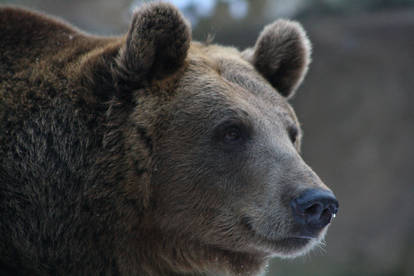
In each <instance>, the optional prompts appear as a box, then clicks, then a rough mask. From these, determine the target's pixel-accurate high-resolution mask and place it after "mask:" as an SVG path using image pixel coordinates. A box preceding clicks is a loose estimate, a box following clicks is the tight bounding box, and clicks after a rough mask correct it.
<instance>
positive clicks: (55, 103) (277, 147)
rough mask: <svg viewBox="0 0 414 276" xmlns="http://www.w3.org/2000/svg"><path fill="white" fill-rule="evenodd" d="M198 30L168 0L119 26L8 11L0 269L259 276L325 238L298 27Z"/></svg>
mask: <svg viewBox="0 0 414 276" xmlns="http://www.w3.org/2000/svg"><path fill="white" fill-rule="evenodd" d="M190 33H191V31H190V27H189V25H188V23H187V22H186V21H185V20H184V19H183V17H182V16H181V14H180V13H179V12H178V11H177V10H176V9H175V8H174V7H173V6H171V5H170V4H165V3H156V4H146V5H144V6H142V7H140V8H139V9H137V10H136V11H135V13H134V15H133V19H132V23H131V26H130V29H129V31H128V33H127V34H126V35H125V36H123V37H98V36H92V35H88V34H86V33H83V32H81V31H79V30H77V29H75V28H74V27H71V26H69V25H68V24H66V23H63V22H61V21H59V20H56V19H53V18H50V17H47V16H44V15H41V14H38V13H36V12H31V11H27V10H23V9H20V8H15V7H2V8H1V9H0V274H1V275H141V276H142V275H143V276H145V275H147V276H148V275H258V274H260V273H262V272H263V271H264V268H265V267H266V264H267V262H268V260H269V259H270V258H271V257H274V256H281V257H289V256H297V255H300V254H304V253H305V252H307V251H308V250H309V249H310V248H312V247H313V246H314V245H315V244H318V243H319V242H320V240H321V239H322V238H323V236H324V235H325V233H326V228H327V226H328V224H329V223H330V221H331V218H332V217H333V216H334V215H335V214H336V212H337V208H338V203H337V201H336V199H335V197H334V195H333V193H332V192H331V191H330V190H329V189H328V188H327V187H326V186H325V185H324V184H323V183H322V181H321V180H320V179H319V178H318V176H317V175H316V174H315V173H314V172H313V171H312V169H311V168H310V167H309V166H308V165H306V164H305V162H304V161H303V160H302V158H301V156H300V153H299V152H300V151H299V148H300V141H301V130H300V127H299V123H298V120H297V118H296V116H295V113H294V111H293V109H292V108H291V107H290V105H289V104H288V103H287V99H288V98H289V97H290V96H291V95H292V94H293V92H294V91H295V89H296V88H297V87H298V85H299V84H300V83H301V82H302V80H303V77H304V75H305V74H306V71H307V67H308V64H309V61H310V58H309V56H310V43H309V41H308V39H307V37H306V35H305V32H304V31H303V29H302V28H301V26H300V25H299V24H298V23H295V22H291V21H285V20H278V21H276V22H274V23H273V24H270V25H268V26H267V27H265V28H264V30H263V32H262V33H261V34H260V36H259V38H258V40H257V42H256V44H255V46H254V47H252V48H251V49H247V50H245V51H243V52H239V51H238V50H236V49H235V48H230V47H223V46H218V45H213V44H211V43H199V42H194V41H191V34H190Z"/></svg>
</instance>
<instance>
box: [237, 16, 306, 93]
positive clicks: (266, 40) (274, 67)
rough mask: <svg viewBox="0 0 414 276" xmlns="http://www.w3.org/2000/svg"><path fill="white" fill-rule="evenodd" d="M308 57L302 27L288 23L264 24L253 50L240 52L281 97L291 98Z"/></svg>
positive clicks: (284, 21)
mask: <svg viewBox="0 0 414 276" xmlns="http://www.w3.org/2000/svg"><path fill="white" fill-rule="evenodd" d="M310 54H311V44H310V42H309V40H308V38H307V36H306V33H305V31H304V30H303V28H302V26H301V25H300V24H299V23H296V22H292V21H288V20H277V21H275V22H274V23H272V24H270V25H267V26H266V27H265V28H264V30H263V31H262V33H261V34H260V36H259V38H258V39H257V41H256V44H255V46H254V48H251V49H247V50H245V51H244V52H243V53H242V55H243V57H244V58H245V59H246V60H248V61H249V62H251V63H252V64H253V65H254V66H255V68H256V70H257V71H259V72H260V73H261V74H262V75H263V76H264V77H265V78H266V79H267V80H268V81H269V82H270V83H271V84H272V85H273V87H275V88H276V89H277V90H278V91H279V93H280V94H282V95H283V96H284V97H290V96H292V95H293V93H294V92H295V90H296V88H297V87H298V86H299V85H300V83H301V82H302V80H303V78H304V77H305V75H306V73H307V70H308V65H309V63H310Z"/></svg>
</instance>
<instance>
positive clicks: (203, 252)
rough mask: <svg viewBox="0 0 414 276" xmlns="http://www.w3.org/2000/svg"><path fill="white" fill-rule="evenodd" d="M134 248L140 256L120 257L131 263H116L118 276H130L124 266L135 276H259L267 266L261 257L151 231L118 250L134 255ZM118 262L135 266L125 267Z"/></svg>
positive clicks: (137, 236) (123, 260) (266, 260)
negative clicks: (137, 274) (133, 270)
mask: <svg viewBox="0 0 414 276" xmlns="http://www.w3.org/2000/svg"><path fill="white" fill-rule="evenodd" d="M128 247H129V248H128ZM134 248H135V250H134ZM136 248H140V250H139V252H140V253H139V254H140V255H138V256H131V255H129V256H125V254H124V256H123V257H127V258H131V257H132V258H134V260H133V261H131V259H130V260H126V259H122V260H121V262H120V263H119V267H120V268H121V274H122V275H123V274H125V275H129V274H131V272H132V270H131V271H122V267H128V268H129V269H136V270H135V271H141V273H140V274H139V275H145V276H157V275H160V276H161V275H162V276H179V275H186V276H189V275H192V276H233V275H239V276H257V275H261V274H262V273H263V271H264V268H265V267H266V265H267V263H268V257H265V256H257V255H255V254H250V253H241V252H231V251H228V250H223V249H220V248H216V247H212V246H209V245H204V244H200V243H198V242H191V241H189V240H185V241H183V240H182V239H180V240H178V239H174V238H173V237H169V236H168V235H166V234H165V233H159V232H157V231H154V230H152V231H150V232H147V233H142V232H141V233H139V234H138V233H137V235H136V241H135V242H131V241H129V242H128V243H127V245H126V248H125V247H124V248H122V251H123V252H136V251H137V250H136ZM122 263H125V264H132V263H135V264H134V265H132V266H127V265H123V264H122ZM133 266H135V268H133Z"/></svg>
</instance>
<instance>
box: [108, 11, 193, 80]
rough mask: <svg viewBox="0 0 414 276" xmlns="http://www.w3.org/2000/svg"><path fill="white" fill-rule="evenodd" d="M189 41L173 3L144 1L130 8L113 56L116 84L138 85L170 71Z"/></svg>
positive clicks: (188, 31)
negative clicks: (121, 42)
mask: <svg viewBox="0 0 414 276" xmlns="http://www.w3.org/2000/svg"><path fill="white" fill-rule="evenodd" d="M190 41H191V28H190V26H189V24H188V23H187V21H186V20H185V19H184V18H183V16H182V15H181V14H180V12H179V11H178V10H177V9H176V8H175V7H174V6H172V5H170V4H168V3H152V4H144V5H143V6H141V7H140V8H138V9H137V10H136V11H135V12H134V15H133V20H132V23H131V26H130V29H129V31H128V35H127V37H126V40H125V43H124V45H123V46H122V47H121V49H120V51H119V56H118V58H117V60H116V67H117V68H115V74H116V76H115V77H116V79H117V82H118V85H119V86H125V85H126V86H129V87H134V88H139V87H142V86H145V85H146V84H147V83H148V82H150V81H151V80H153V79H161V78H163V77H166V76H168V75H169V74H172V73H174V72H175V71H176V70H178V69H179V68H180V67H181V66H182V65H183V63H184V60H185V58H186V56H187V52H188V49H189V47H190Z"/></svg>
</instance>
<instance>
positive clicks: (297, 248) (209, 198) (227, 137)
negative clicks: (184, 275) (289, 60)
mask: <svg viewBox="0 0 414 276" xmlns="http://www.w3.org/2000/svg"><path fill="white" fill-rule="evenodd" d="M192 47H193V49H190V53H189V55H188V65H187V66H186V69H185V70H184V72H183V73H182V75H180V78H179V79H178V80H177V84H176V88H175V92H174V93H172V94H174V95H172V96H171V98H170V99H169V100H168V101H167V102H168V103H167V104H166V105H164V108H163V110H162V115H163V125H162V126H160V127H159V130H157V132H159V134H158V135H157V136H158V137H159V139H157V140H154V141H153V143H154V144H153V147H154V155H155V156H156V157H155V160H154V166H155V168H156V169H155V171H154V172H153V176H152V189H153V193H154V198H153V200H155V201H156V203H157V206H161V207H160V208H159V210H157V215H155V216H154V217H157V218H161V219H160V221H159V223H160V227H161V229H163V230H164V231H166V232H169V231H171V232H172V233H174V236H175V235H183V236H185V237H187V238H189V239H191V238H193V239H194V240H196V241H198V242H202V243H205V244H207V245H209V246H213V247H214V246H216V247H219V248H222V249H226V250H232V251H233V250H235V251H242V252H249V253H253V252H260V253H262V254H266V255H273V254H276V255H284V256H286V255H292V254H299V253H301V252H303V251H304V250H306V249H307V248H310V247H311V245H312V244H313V243H314V242H316V241H318V240H319V239H320V238H321V237H322V236H323V233H324V232H323V231H322V232H320V233H318V234H317V235H314V236H312V237H311V236H305V235H303V233H301V232H300V231H298V229H297V228H296V224H295V222H294V218H293V215H292V211H291V206H290V201H291V200H292V199H293V198H294V197H296V196H298V195H299V194H300V193H301V192H302V191H303V190H305V189H307V188H310V187H323V188H325V186H324V185H323V183H322V182H321V181H320V180H319V178H318V177H317V176H316V174H315V173H314V172H313V171H312V170H311V169H310V168H309V167H308V166H307V165H306V164H305V163H304V161H303V160H302V158H301V157H300V155H299V146H300V136H301V134H300V126H299V123H298V121H297V119H296V116H295V113H294V111H293V109H292V108H291V107H290V105H289V104H288V103H287V101H286V99H285V98H284V97H283V96H282V95H280V94H279V93H278V92H277V91H276V89H275V88H273V87H272V85H271V84H270V83H269V82H268V81H267V80H265V79H264V78H263V77H262V75H261V74H260V73H259V72H257V70H256V69H255V68H254V66H253V65H252V64H250V63H249V62H247V61H246V60H244V59H243V57H242V55H241V54H240V53H239V52H238V51H236V50H234V49H230V48H224V47H218V46H203V45H199V44H194V45H192ZM216 53H219V54H216ZM154 109H155V108H154ZM301 237H302V238H301Z"/></svg>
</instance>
